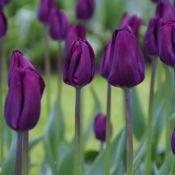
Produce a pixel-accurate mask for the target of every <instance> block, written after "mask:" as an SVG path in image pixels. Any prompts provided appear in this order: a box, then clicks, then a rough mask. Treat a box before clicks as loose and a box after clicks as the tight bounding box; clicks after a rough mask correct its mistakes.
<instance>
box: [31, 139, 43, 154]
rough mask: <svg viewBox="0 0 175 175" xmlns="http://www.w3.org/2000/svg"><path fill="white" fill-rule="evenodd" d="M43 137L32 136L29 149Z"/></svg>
mask: <svg viewBox="0 0 175 175" xmlns="http://www.w3.org/2000/svg"><path fill="white" fill-rule="evenodd" d="M42 139H43V136H37V137H34V138H32V139H31V140H30V141H29V151H30V150H32V149H33V147H35V146H36V145H37V144H38V143H39V142H40V141H41V140H42Z"/></svg>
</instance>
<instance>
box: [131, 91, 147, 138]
mask: <svg viewBox="0 0 175 175" xmlns="http://www.w3.org/2000/svg"><path fill="white" fill-rule="evenodd" d="M132 116H133V133H134V136H135V137H136V138H137V140H140V139H141V138H142V137H143V135H144V134H145V127H146V126H145V123H146V121H145V116H144V112H143V109H142V106H141V101H140V99H139V96H138V92H137V90H136V88H133V90H132ZM140 131H141V132H140Z"/></svg>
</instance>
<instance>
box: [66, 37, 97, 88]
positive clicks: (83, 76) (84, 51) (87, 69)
mask: <svg viewBox="0 0 175 175" xmlns="http://www.w3.org/2000/svg"><path fill="white" fill-rule="evenodd" d="M63 74H64V82H65V83H67V84H69V85H71V86H75V87H82V86H85V85H86V84H88V83H90V82H91V81H92V79H93V77H94V74H95V55H94V51H93V49H92V47H91V46H90V44H89V43H88V42H87V41H83V40H77V41H75V42H74V43H73V45H72V49H71V52H70V55H69V57H67V59H66V61H65V66H64V72H63Z"/></svg>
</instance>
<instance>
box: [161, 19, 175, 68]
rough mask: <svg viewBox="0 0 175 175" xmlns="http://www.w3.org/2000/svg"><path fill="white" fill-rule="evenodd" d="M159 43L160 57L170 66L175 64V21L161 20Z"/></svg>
mask: <svg viewBox="0 0 175 175" xmlns="http://www.w3.org/2000/svg"><path fill="white" fill-rule="evenodd" d="M158 44H159V46H158V48H159V56H160V59H161V60H162V61H163V62H164V63H165V64H167V65H169V66H175V21H171V22H161V24H160V28H159V37H158Z"/></svg>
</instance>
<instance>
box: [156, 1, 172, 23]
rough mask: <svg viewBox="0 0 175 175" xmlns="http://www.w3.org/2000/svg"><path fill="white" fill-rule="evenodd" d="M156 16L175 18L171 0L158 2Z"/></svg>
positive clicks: (167, 18)
mask: <svg viewBox="0 0 175 175" xmlns="http://www.w3.org/2000/svg"><path fill="white" fill-rule="evenodd" d="M156 16H157V17H159V18H164V19H166V20H173V19H174V17H175V15H174V9H173V6H172V5H171V4H170V2H168V1H165V0H161V1H160V2H158V3H157V7H156Z"/></svg>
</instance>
